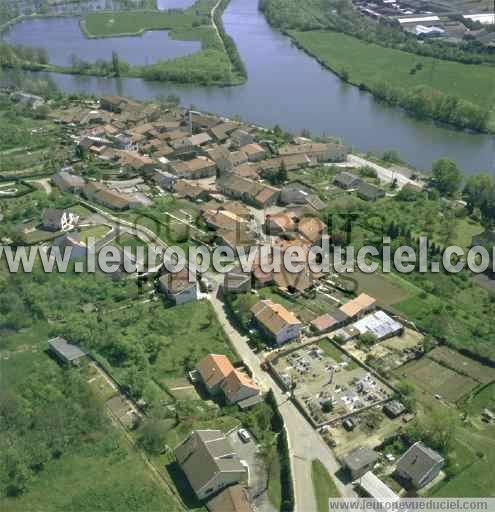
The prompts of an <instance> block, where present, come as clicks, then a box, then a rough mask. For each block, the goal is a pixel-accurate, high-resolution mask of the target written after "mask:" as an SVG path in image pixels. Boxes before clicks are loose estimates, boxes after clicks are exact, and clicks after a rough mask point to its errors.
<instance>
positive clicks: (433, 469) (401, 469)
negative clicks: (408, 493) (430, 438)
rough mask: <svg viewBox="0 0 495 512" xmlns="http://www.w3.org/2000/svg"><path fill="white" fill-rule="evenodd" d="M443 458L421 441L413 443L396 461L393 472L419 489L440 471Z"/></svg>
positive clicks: (443, 462)
mask: <svg viewBox="0 0 495 512" xmlns="http://www.w3.org/2000/svg"><path fill="white" fill-rule="evenodd" d="M444 464H445V459H444V458H443V457H442V456H441V455H440V454H439V453H437V452H436V451H434V450H432V449H431V448H428V447H427V446H426V445H424V444H423V443H422V442H421V441H418V442H417V443H414V444H413V445H412V446H411V447H410V448H409V450H407V451H406V453H404V455H402V457H401V458H400V459H399V460H398V461H397V466H396V468H395V474H396V476H398V477H399V478H400V479H401V480H403V481H405V482H406V483H407V484H409V485H410V486H412V487H414V488H415V489H421V488H422V487H424V486H425V485H426V484H428V483H429V482H431V481H432V480H433V479H434V478H435V477H436V476H437V475H438V473H440V470H441V469H442V468H443V466H444Z"/></svg>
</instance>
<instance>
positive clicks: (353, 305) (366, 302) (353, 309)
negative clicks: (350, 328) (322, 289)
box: [339, 293, 376, 318]
mask: <svg viewBox="0 0 495 512" xmlns="http://www.w3.org/2000/svg"><path fill="white" fill-rule="evenodd" d="M375 306H376V299H375V298H373V297H370V296H369V295H367V294H366V293H361V294H359V295H358V296H357V297H356V298H355V299H352V300H350V301H348V302H346V303H345V304H344V305H343V306H341V307H340V308H339V311H341V312H342V313H344V314H346V315H347V316H348V317H349V318H355V317H359V316H362V315H364V314H365V313H367V312H368V311H371V310H372V309H374V308H375Z"/></svg>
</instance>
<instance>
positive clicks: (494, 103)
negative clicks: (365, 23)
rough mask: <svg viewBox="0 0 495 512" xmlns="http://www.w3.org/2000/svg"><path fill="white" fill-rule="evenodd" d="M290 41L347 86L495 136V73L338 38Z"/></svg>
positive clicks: (310, 36) (297, 36) (316, 35)
mask: <svg viewBox="0 0 495 512" xmlns="http://www.w3.org/2000/svg"><path fill="white" fill-rule="evenodd" d="M287 35H288V36H289V37H291V38H292V40H293V41H294V43H295V44H296V45H297V46H298V47H299V48H301V49H302V50H304V51H305V52H307V53H308V54H309V55H310V56H312V57H314V58H315V59H317V60H318V62H319V63H320V64H321V65H322V66H324V67H325V68H327V69H329V70H331V71H332V72H334V73H335V74H337V75H338V76H339V77H340V78H341V79H342V80H344V81H346V82H348V83H350V84H352V85H355V86H357V87H359V88H361V89H363V90H366V91H369V92H371V93H372V94H373V95H374V96H375V97H376V98H378V99H380V100H383V101H385V102H387V103H388V104H391V105H393V106H399V107H403V108H404V109H405V110H406V111H408V112H409V113H411V114H412V115H415V116H418V117H420V118H422V117H423V118H425V117H427V118H428V117H429V118H432V119H435V120H439V121H441V122H444V123H447V124H451V125H454V126H456V127H457V128H461V129H472V130H475V131H480V132H491V133H494V132H495V67H492V66H482V65H470V64H461V63H458V62H451V61H445V60H439V59H432V58H430V57H418V56H417V55H415V54H410V53H407V52H403V51H400V50H394V49H391V48H383V47H381V46H378V45H375V44H367V43H364V42H362V41H360V40H359V39H356V38H354V37H351V36H348V35H346V34H342V33H338V32H331V31H308V32H299V31H287ZM473 83H476V84H477V86H476V87H473Z"/></svg>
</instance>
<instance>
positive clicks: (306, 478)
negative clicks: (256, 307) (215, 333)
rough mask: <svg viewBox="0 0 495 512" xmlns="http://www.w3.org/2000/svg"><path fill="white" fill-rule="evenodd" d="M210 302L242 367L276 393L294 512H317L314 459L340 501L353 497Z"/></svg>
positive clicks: (328, 454)
mask: <svg viewBox="0 0 495 512" xmlns="http://www.w3.org/2000/svg"><path fill="white" fill-rule="evenodd" d="M209 300H210V302H211V304H212V305H213V308H214V309H215V313H216V315H217V317H218V320H219V321H220V323H221V325H222V327H223V328H224V331H225V333H226V334H227V336H228V337H229V339H230V342H231V343H232V345H233V346H234V347H235V349H236V350H237V352H238V353H239V355H240V357H241V359H242V360H243V361H244V363H245V364H246V365H247V366H249V368H250V369H251V371H252V373H253V376H254V378H255V380H256V381H257V383H258V384H259V385H260V387H261V388H262V389H263V390H264V391H267V390H268V389H270V388H271V389H273V392H274V393H275V397H276V399H277V402H278V404H279V407H280V412H281V414H282V416H283V418H284V422H285V427H286V429H287V434H288V439H289V447H290V452H291V467H292V475H293V480H294V487H295V488H294V492H295V501H296V509H295V510H296V512H316V501H315V496H314V491H313V482H312V480H311V461H312V460H313V459H320V460H321V462H322V463H323V464H324V466H325V467H326V469H327V471H328V472H329V474H330V475H331V476H332V477H333V478H334V480H335V483H336V485H337V487H338V488H339V491H340V493H341V495H342V496H343V497H353V496H354V491H353V489H352V486H351V485H343V484H342V482H341V481H340V480H338V479H337V478H336V477H335V473H336V472H337V471H338V470H339V469H340V467H341V466H340V464H339V462H338V461H337V459H336V458H335V456H334V454H333V453H332V451H331V450H330V448H329V447H328V446H327V445H326V444H325V442H324V441H323V438H322V437H321V436H320V435H319V434H318V432H316V431H315V430H314V429H313V427H312V426H311V425H310V424H309V423H308V422H307V421H306V420H305V419H304V417H303V416H302V415H301V413H300V412H299V411H298V410H297V409H296V407H295V406H294V405H293V404H292V402H291V401H290V400H288V397H287V396H286V394H285V393H283V392H282V391H281V390H280V388H279V387H278V385H277V384H276V383H275V381H274V380H273V379H272V377H271V376H270V374H268V373H267V372H265V371H263V370H262V369H261V367H260V359H259V358H258V356H257V355H256V354H254V353H253V351H252V350H251V349H250V348H249V346H248V343H247V337H246V336H242V335H241V334H239V332H238V331H237V330H236V329H235V328H234V327H233V326H232V324H231V323H230V322H229V319H228V318H227V315H226V313H225V310H224V306H223V303H222V302H221V301H220V300H219V299H218V298H217V297H216V296H214V295H213V294H211V295H210V297H209Z"/></svg>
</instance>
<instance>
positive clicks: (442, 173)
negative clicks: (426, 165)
mask: <svg viewBox="0 0 495 512" xmlns="http://www.w3.org/2000/svg"><path fill="white" fill-rule="evenodd" d="M461 182H462V174H461V171H460V169H459V168H458V167H457V165H456V164H455V163H454V162H452V161H451V160H449V159H448V158H441V159H440V160H436V161H435V162H433V167H432V186H433V187H434V188H435V189H436V190H438V191H439V192H440V193H441V194H445V195H446V196H449V197H452V196H453V195H454V194H455V193H456V192H457V191H458V190H459V187H460V186H461Z"/></svg>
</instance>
